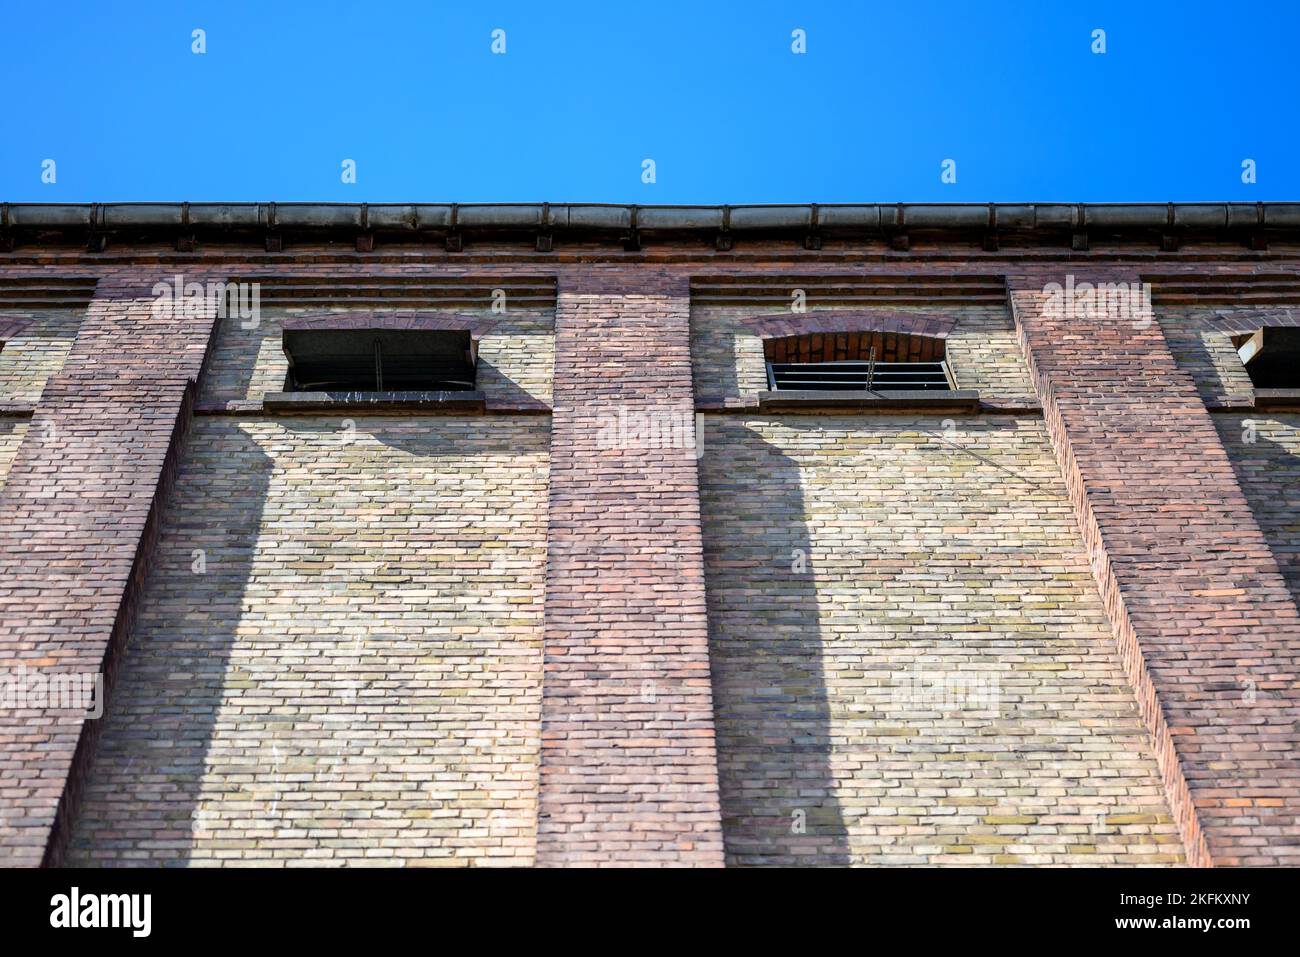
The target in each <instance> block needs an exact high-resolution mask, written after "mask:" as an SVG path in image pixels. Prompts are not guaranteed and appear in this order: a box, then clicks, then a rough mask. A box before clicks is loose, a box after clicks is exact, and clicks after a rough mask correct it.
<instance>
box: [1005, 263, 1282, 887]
mask: <svg viewBox="0 0 1300 957" xmlns="http://www.w3.org/2000/svg"><path fill="white" fill-rule="evenodd" d="M1137 278H1138V277H1137V276H1136V275H1133V274H1128V273H1125V274H1122V275H1121V274H1118V273H1116V274H1114V275H1107V276H1099V275H1093V276H1086V277H1080V276H1076V281H1083V280H1084V279H1087V280H1089V281H1093V282H1096V281H1098V280H1104V281H1112V282H1136V281H1137ZM1048 280H1051V281H1056V282H1060V283H1062V284H1064V282H1065V276H1064V275H1060V276H1051V277H1046V278H1043V277H1039V278H1034V279H1029V278H1019V279H1015V280H1013V281H1012V282H1011V284H1010V285H1011V298H1012V308H1013V312H1014V315H1015V320H1016V325H1017V330H1018V332H1019V335H1020V339H1021V344H1022V346H1023V348H1024V350H1025V354H1026V357H1027V358H1028V361H1029V364H1030V368H1031V371H1032V374H1033V378H1034V383H1035V387H1036V388H1037V390H1038V393H1039V395H1040V397H1041V399H1042V402H1043V409H1044V414H1045V416H1046V419H1047V424H1048V427H1049V429H1050V431H1051V434H1052V440H1053V444H1054V446H1055V448H1056V452H1057V456H1058V458H1059V460H1060V462H1061V465H1062V469H1063V471H1064V473H1065V479H1066V482H1067V484H1068V486H1069V491H1070V496H1071V499H1072V501H1073V503H1074V506H1075V510H1076V513H1077V515H1078V517H1079V521H1080V525H1081V528H1082V530H1083V536H1084V540H1085V544H1086V546H1087V549H1088V552H1089V556H1090V558H1091V562H1092V567H1093V571H1094V573H1095V575H1096V577H1097V581H1098V584H1099V586H1100V588H1101V594H1102V598H1103V600H1104V601H1105V604H1106V608H1107V611H1108V613H1109V615H1110V618H1111V621H1112V624H1113V626H1114V628H1115V633H1116V637H1117V640H1118V642H1119V646H1120V652H1121V655H1122V658H1123V661H1124V665H1125V668H1126V670H1127V672H1128V675H1129V678H1130V680H1131V681H1132V682H1133V685H1134V688H1135V691H1136V693H1137V697H1138V701H1139V705H1140V707H1141V710H1142V714H1143V716H1144V718H1145V720H1146V722H1147V726H1148V728H1149V730H1150V731H1151V734H1152V737H1153V740H1154V742H1155V748H1156V757H1157V760H1158V762H1159V765H1160V770H1161V774H1162V776H1163V779H1164V783H1165V788H1166V791H1167V793H1168V796H1169V800H1170V804H1171V809H1172V811H1173V813H1174V816H1175V817H1176V818H1177V820H1178V823H1179V827H1180V829H1181V831H1182V834H1183V838H1184V841H1185V842H1186V845H1187V854H1188V861H1189V863H1192V864H1195V865H1279V864H1290V865H1295V864H1297V863H1300V725H1298V724H1297V723H1296V715H1297V714H1300V686H1298V685H1297V675H1300V613H1297V609H1296V605H1295V603H1294V601H1293V600H1292V598H1291V596H1290V594H1289V593H1288V591H1287V587H1286V583H1285V581H1284V580H1283V578H1282V576H1281V574H1280V572H1279V570H1278V565H1277V562H1276V561H1275V560H1274V558H1273V556H1272V554H1271V553H1270V551H1269V546H1268V543H1267V541H1266V540H1265V538H1264V535H1263V533H1262V532H1261V530H1260V528H1259V525H1258V523H1257V522H1256V521H1255V518H1254V516H1253V515H1252V513H1251V510H1250V507H1249V505H1248V504H1247V501H1246V498H1245V495H1244V494H1243V492H1242V490H1241V488H1240V487H1239V485H1238V483H1237V480H1236V477H1235V475H1234V474H1233V469H1232V464H1231V462H1230V461H1229V459H1228V456H1227V453H1226V452H1225V450H1224V448H1223V444H1222V443H1221V441H1220V439H1219V436H1218V433H1217V432H1216V430H1215V427H1214V423H1213V422H1212V421H1211V418H1210V415H1209V413H1208V412H1207V411H1206V409H1205V406H1204V404H1203V403H1202V401H1201V399H1200V398H1199V397H1198V395H1197V392H1196V389H1195V386H1194V384H1193V382H1192V380H1191V378H1190V376H1188V374H1187V373H1186V372H1184V371H1183V370H1181V369H1180V368H1179V367H1178V366H1177V364H1176V362H1175V360H1174V357H1173V355H1172V354H1171V353H1170V350H1169V347H1168V345H1167V344H1166V342H1165V338H1164V335H1163V333H1162V331H1161V328H1160V325H1159V323H1157V322H1156V321H1154V319H1147V320H1145V321H1144V320H1142V319H1141V318H1140V317H1133V316H1130V317H1127V318H1102V317H1090V316H1088V315H1086V314H1082V315H1081V314H1079V313H1078V312H1077V311H1076V312H1075V313H1073V314H1059V313H1058V311H1056V310H1049V309H1048V308H1046V302H1047V297H1046V295H1045V294H1044V292H1043V283H1044V282H1045V281H1048Z"/></svg>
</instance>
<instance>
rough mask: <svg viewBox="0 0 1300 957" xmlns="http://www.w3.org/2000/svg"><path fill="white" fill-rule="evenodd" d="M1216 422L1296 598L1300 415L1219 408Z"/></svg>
mask: <svg viewBox="0 0 1300 957" xmlns="http://www.w3.org/2000/svg"><path fill="white" fill-rule="evenodd" d="M1214 424H1215V426H1217V427H1218V430H1219V438H1220V439H1221V440H1222V441H1223V447H1224V448H1225V449H1227V451H1228V458H1229V460H1230V461H1231V462H1232V469H1233V471H1234V472H1235V473H1236V475H1237V481H1238V482H1240V483H1241V490H1242V491H1243V492H1245V493H1246V500H1247V501H1248V502H1249V503H1250V510H1251V512H1252V513H1253V515H1254V516H1255V521H1257V522H1258V523H1259V527H1260V530H1261V531H1263V533H1264V537H1265V538H1266V539H1267V540H1268V544H1269V549H1270V550H1271V551H1272V553H1273V557H1274V558H1275V559H1276V560H1277V563H1278V567H1279V569H1280V570H1281V572H1282V577H1283V578H1285V579H1286V583H1287V586H1288V587H1289V588H1290V589H1291V596H1292V597H1293V598H1295V599H1296V600H1297V601H1300V415H1296V414H1295V413H1287V414H1279V413H1275V412H1273V413H1270V412H1243V413H1222V414H1219V415H1216V416H1214Z"/></svg>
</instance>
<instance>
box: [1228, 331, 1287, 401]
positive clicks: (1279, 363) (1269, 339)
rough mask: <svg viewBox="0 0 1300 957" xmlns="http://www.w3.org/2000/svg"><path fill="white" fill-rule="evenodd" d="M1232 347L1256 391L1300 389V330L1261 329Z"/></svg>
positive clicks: (1242, 336)
mask: <svg viewBox="0 0 1300 957" xmlns="http://www.w3.org/2000/svg"><path fill="white" fill-rule="evenodd" d="M1232 344H1233V345H1234V346H1236V347H1237V355H1239V356H1240V357H1241V361H1242V363H1243V364H1244V365H1245V366H1246V372H1248V373H1249V374H1250V381H1251V382H1252V383H1253V384H1254V386H1255V388H1256V389H1288V390H1291V389H1300V328H1296V327H1294V326H1265V327H1264V328H1262V329H1259V330H1257V331H1255V332H1253V333H1248V334H1246V335H1240V336H1233V339H1232Z"/></svg>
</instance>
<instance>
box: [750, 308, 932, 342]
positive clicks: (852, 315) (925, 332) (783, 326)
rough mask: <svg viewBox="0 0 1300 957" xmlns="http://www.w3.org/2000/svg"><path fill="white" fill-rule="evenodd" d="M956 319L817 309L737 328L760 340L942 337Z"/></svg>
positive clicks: (755, 319) (753, 321) (760, 319)
mask: <svg viewBox="0 0 1300 957" xmlns="http://www.w3.org/2000/svg"><path fill="white" fill-rule="evenodd" d="M956 324H957V320H955V319H953V318H950V317H948V316H934V315H927V314H924V313H915V312H879V311H875V310H871V311H848V310H834V311H824V312H821V311H818V312H803V313H775V314H771V315H764V316H750V317H749V318H747V319H742V320H740V323H739V325H740V328H741V329H742V330H744V331H746V332H749V333H750V334H752V335H756V336H759V337H760V338H762V339H779V338H785V337H787V336H801V335H806V334H809V333H864V332H865V333H893V334H894V335H900V334H901V335H907V336H925V337H928V338H932V339H940V340H942V339H946V338H947V337H948V334H949V333H950V332H952V330H953V327H954V326H956Z"/></svg>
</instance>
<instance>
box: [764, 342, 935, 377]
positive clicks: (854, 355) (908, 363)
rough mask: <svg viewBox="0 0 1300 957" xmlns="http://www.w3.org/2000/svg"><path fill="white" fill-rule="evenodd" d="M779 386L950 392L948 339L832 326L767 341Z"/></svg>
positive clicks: (771, 373) (767, 353)
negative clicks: (839, 329)
mask: <svg viewBox="0 0 1300 957" xmlns="http://www.w3.org/2000/svg"><path fill="white" fill-rule="evenodd" d="M764 353H765V357H766V359H767V382H768V388H769V389H771V390H772V391H774V392H778V391H799V392H845V391H862V392H917V391H920V392H947V391H950V390H953V389H955V388H956V387H957V386H956V382H955V381H954V379H953V377H952V372H951V371H950V370H949V368H948V363H947V360H946V358H945V354H944V340H943V339H940V338H937V337H932V336H918V335H907V334H904V333H893V332H888V333H886V332H841V333H834V332H827V333H810V334H806V335H802V336H786V337H783V338H779V339H768V340H766V341H765V342H764Z"/></svg>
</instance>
